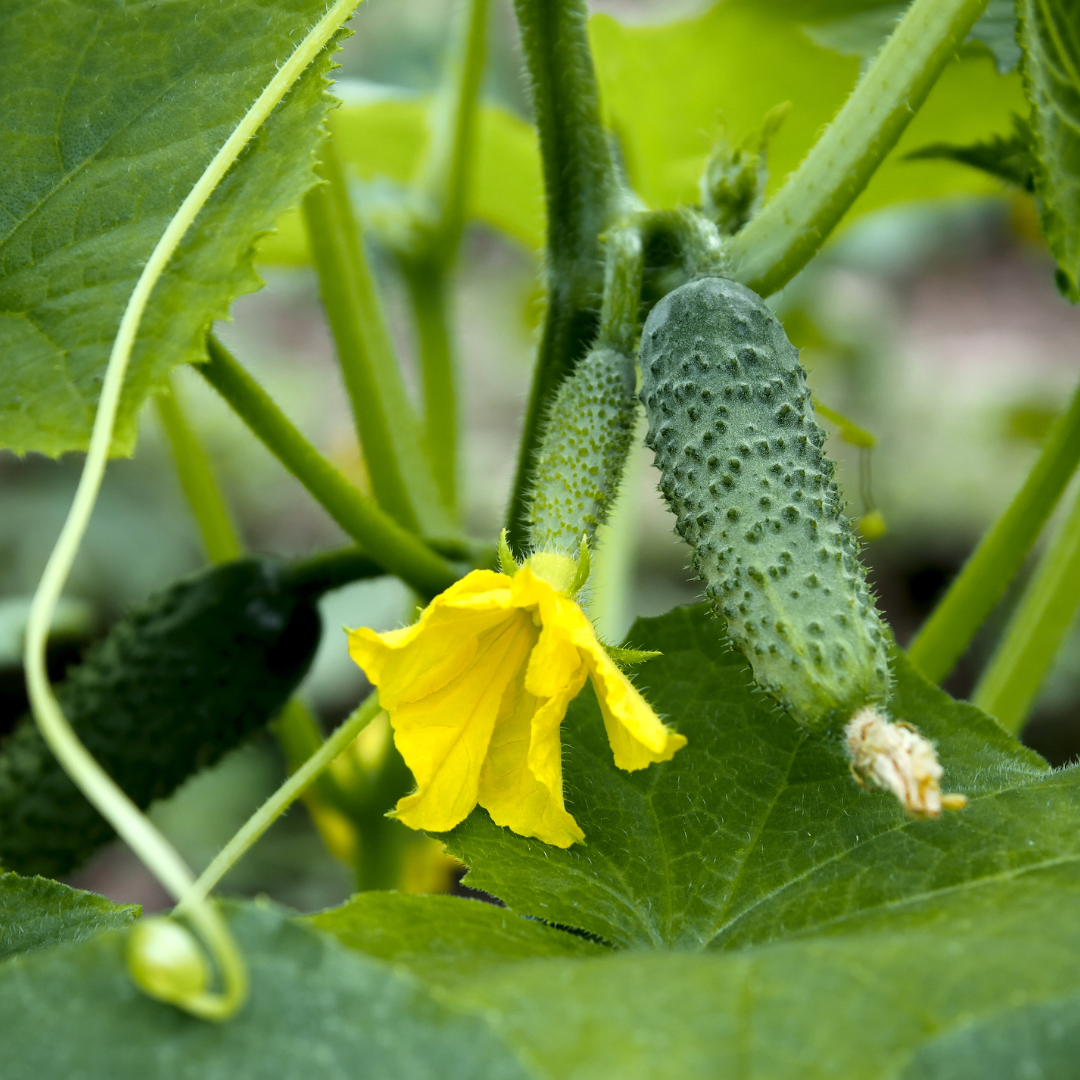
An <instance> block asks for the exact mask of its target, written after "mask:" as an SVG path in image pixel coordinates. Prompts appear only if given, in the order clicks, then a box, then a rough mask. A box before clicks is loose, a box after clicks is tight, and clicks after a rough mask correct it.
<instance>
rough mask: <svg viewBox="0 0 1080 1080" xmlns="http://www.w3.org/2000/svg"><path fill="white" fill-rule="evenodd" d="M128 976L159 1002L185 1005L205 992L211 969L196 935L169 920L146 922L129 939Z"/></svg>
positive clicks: (161, 919) (137, 924)
mask: <svg viewBox="0 0 1080 1080" xmlns="http://www.w3.org/2000/svg"><path fill="white" fill-rule="evenodd" d="M127 966H128V973H129V974H130V975H131V978H132V980H133V981H134V983H135V985H136V986H138V987H139V989H140V990H142V991H143V992H144V993H146V994H148V995H149V996H150V997H152V998H156V999H157V1000H158V1001H166V1002H168V1003H169V1004H171V1005H181V1006H182V1005H184V1004H185V1003H186V1002H188V1001H190V1000H191V999H192V998H195V997H197V996H198V995H200V994H202V993H204V992H205V990H206V988H207V985H208V984H209V982H210V969H209V968H208V966H207V963H206V958H205V957H204V956H203V951H202V949H201V948H200V946H199V943H198V942H197V941H196V940H195V938H194V937H193V936H192V934H191V933H190V932H189V931H188V930H186V929H185V928H184V927H183V926H181V925H180V924H179V923H178V922H174V921H173V920H172V919H168V918H151V919H143V920H142V921H141V922H138V923H136V924H135V926H134V927H133V928H132V930H131V933H130V935H129V936H128V947H127Z"/></svg>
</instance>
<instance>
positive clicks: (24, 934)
mask: <svg viewBox="0 0 1080 1080" xmlns="http://www.w3.org/2000/svg"><path fill="white" fill-rule="evenodd" d="M139 911H140V909H139V908H138V907H137V906H135V905H133V904H114V903H112V902H111V901H109V900H106V899H105V897H103V896H97V895H95V894H94V893H90V892H83V891H82V889H72V888H69V887H68V886H67V885H61V884H60V882H59V881H51V880H49V879H48V878H41V877H33V878H27V877H20V876H19V875H18V874H4V873H0V961H2V960H7V959H9V958H10V957H12V956H15V955H17V954H18V953H25V952H30V951H32V950H34V949H42V948H45V947H46V946H48V945H59V944H60V943H61V942H65V941H81V940H82V939H83V938H85V937H89V936H90V935H91V934H96V933H97V932H98V931H99V930H109V929H114V928H116V927H121V926H126V925H127V924H128V923H130V922H132V921H133V920H134V919H136V918H138V916H139Z"/></svg>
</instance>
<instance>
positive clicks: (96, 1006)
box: [0, 904, 529, 1080]
mask: <svg viewBox="0 0 1080 1080" xmlns="http://www.w3.org/2000/svg"><path fill="white" fill-rule="evenodd" d="M229 910H230V911H231V918H230V922H231V925H232V929H233V931H234V933H235V934H236V937H237V940H238V942H239V944H240V947H241V948H242V949H243V952H244V956H245V958H246V960H247V962H248V965H249V967H250V975H251V997H250V999H249V1001H248V1002H247V1004H246V1005H245V1006H244V1008H243V1009H242V1010H241V1012H240V1014H239V1015H238V1016H236V1017H234V1018H233V1019H231V1020H229V1021H228V1022H226V1023H222V1024H210V1023H206V1022H205V1021H202V1020H196V1019H194V1018H193V1017H190V1016H187V1015H185V1014H184V1013H181V1012H180V1011H179V1010H177V1009H174V1008H172V1007H171V1006H168V1005H162V1004H160V1003H159V1002H156V1001H151V1000H150V999H149V998H147V997H145V996H144V995H143V994H142V993H141V992H140V991H139V990H137V989H136V988H135V985H134V983H132V981H131V979H130V978H129V977H128V974H127V970H126V967H125V964H124V955H123V949H124V940H125V935H123V934H118V933H108V934H102V935H99V936H97V937H95V938H92V939H90V940H89V941H84V942H82V943H80V944H78V945H73V946H62V947H60V948H56V949H49V950H46V951H42V952H40V953H37V954H35V955H33V956H29V957H27V958H26V959H25V960H15V961H13V962H11V963H8V964H4V965H3V966H2V967H0V1015H3V1017H4V1048H3V1071H4V1075H5V1076H11V1077H36V1078H38V1080H70V1078H72V1077H75V1076H77V1077H79V1078H80V1080H98V1078H100V1080H127V1078H129V1077H130V1078H133V1080H134V1078H137V1080H147V1078H150V1077H152V1078H153V1080H181V1078H183V1080H235V1078H241V1077H242V1078H243V1080H294V1078H295V1080H309V1078H310V1077H312V1076H318V1077H319V1078H320V1080H347V1078H353V1077H359V1076H370V1077H378V1078H379V1080H454V1078H460V1080H527V1077H528V1076H529V1074H528V1073H527V1072H526V1071H525V1069H524V1068H523V1067H522V1066H521V1065H520V1064H519V1063H518V1060H517V1057H516V1055H513V1054H511V1053H510V1052H509V1051H508V1050H507V1049H506V1048H505V1046H504V1045H503V1043H502V1041H501V1039H500V1038H498V1037H497V1036H496V1035H495V1034H494V1033H493V1032H492V1031H491V1029H490V1027H489V1026H488V1024H487V1022H486V1021H485V1020H484V1019H483V1018H481V1017H477V1016H475V1015H468V1014H466V1013H464V1012H463V1011H461V1010H458V1009H457V1008H455V1007H454V1006H452V1005H450V1004H446V1003H441V1002H438V1001H436V1000H435V999H434V998H433V997H432V996H431V995H430V994H429V993H428V992H427V991H426V990H425V989H424V988H423V987H422V986H421V985H420V984H419V983H418V982H417V981H416V980H415V979H414V978H412V977H411V976H410V975H409V974H408V973H406V972H405V971H403V970H402V969H401V968H391V967H389V966H387V965H386V964H383V963H381V962H379V961H377V960H372V959H368V958H367V957H364V956H361V955H359V954H358V953H356V952H354V951H351V950H347V949H345V948H344V947H342V946H341V945H339V944H338V943H337V942H335V941H334V940H333V939H331V938H329V937H326V936H324V935H322V934H318V933H316V932H314V931H312V930H309V929H306V928H304V927H302V926H299V925H297V924H295V923H291V922H290V921H289V920H288V919H286V918H285V916H284V915H283V914H282V913H281V912H280V911H278V910H276V909H274V908H272V907H270V906H269V905H266V904H244V905H232V906H231V907H230V908H229Z"/></svg>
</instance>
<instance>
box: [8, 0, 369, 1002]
mask: <svg viewBox="0 0 1080 1080" xmlns="http://www.w3.org/2000/svg"><path fill="white" fill-rule="evenodd" d="M356 4H357V0H337V2H336V3H334V4H333V5H332V6H331V7H330V8H329V10H328V11H327V12H326V14H325V15H323V17H322V18H321V19H320V20H319V21H318V22H317V23H316V24H315V25H314V26H313V27H312V28H311V30H310V31H309V32H308V33H307V34H306V35H305V36H304V38H303V39H302V40H301V42H300V44H299V45H298V46H297V47H296V49H295V50H294V51H293V53H292V55H291V56H289V57H288V59H287V60H286V61H285V62H284V63H283V64H282V65H281V67H279V68H278V70H277V72H276V73H275V75H274V77H273V78H272V79H271V80H270V82H269V83H267V85H266V87H265V88H264V89H263V91H262V93H260V94H259V96H258V97H257V98H256V99H255V101H254V103H253V104H252V105H251V107H250V108H249V109H248V110H247V112H246V113H244V115H243V116H242V117H241V119H240V122H239V123H238V124H237V125H236V127H235V128H233V130H232V132H231V133H230V134H229V136H228V138H227V139H226V140H225V142H224V143H223V144H222V146H221V148H220V149H219V150H218V151H217V153H216V154H215V155H214V157H213V158H212V159H211V161H210V163H209V164H208V165H207V166H206V168H205V169H204V170H203V173H202V175H201V176H200V177H199V179H198V180H197V181H196V182H195V185H194V187H193V188H192V189H191V191H190V192H188V194H187V196H186V197H185V199H184V201H183V202H182V203H181V204H180V207H179V209H178V210H177V211H176V213H175V214H174V215H173V217H172V218H171V220H170V221H169V223H168V225H167V226H166V227H165V231H164V232H163V233H162V235H161V237H160V238H159V240H158V242H157V244H156V245H155V246H154V250H153V251H152V252H151V253H150V258H149V259H147V261H146V263H145V265H144V266H143V268H142V271H141V272H140V274H139V277H138V280H137V281H136V283H135V287H134V289H132V292H131V296H130V297H129V298H128V302H127V306H126V307H125V309H124V314H123V316H122V317H121V319H120V326H119V328H118V329H117V333H116V338H115V340H114V341H113V345H112V350H111V351H110V354H109V362H108V365H107V367H106V369H105V378H104V381H103V383H102V387H101V396H100V398H99V400H98V405H97V410H96V412H95V415H94V426H93V431H92V434H91V436H90V444H89V446H88V448H87V452H86V460H85V462H84V464H83V470H82V475H81V476H80V477H79V485H78V488H77V489H76V492H75V498H74V500H73V501H72V504H71V508H70V510H69V511H68V515H67V519H66V520H65V521H64V525H63V528H62V529H61V530H60V536H59V538H58V539H57V541H56V546H55V547H54V548H53V551H52V553H51V554H50V556H49V560H48V562H47V564H46V566H45V571H44V573H43V574H42V576H41V581H40V583H39V584H38V587H37V591H36V592H35V593H34V599H33V601H32V603H31V606H30V616H29V619H28V620H27V626H26V637H25V646H24V650H25V659H24V663H25V668H26V682H27V690H28V692H29V696H30V703H31V706H32V707H33V711H34V718H35V720H36V721H37V724H38V727H39V728H40V730H41V734H42V737H43V738H44V739H45V741H46V742H47V743H48V744H49V747H50V749H51V750H52V751H53V753H54V754H55V755H56V758H57V760H58V761H59V762H60V764H61V766H63V768H64V771H65V772H66V773H67V774H68V776H70V777H71V779H72V781H73V782H74V783H75V784H76V786H77V787H78V788H79V790H80V791H81V792H82V793H83V794H84V795H85V796H86V798H87V800H88V801H89V802H90V803H91V805H93V806H94V807H95V808H96V809H97V810H98V811H99V813H100V814H101V815H102V817H104V818H105V820H106V821H108V822H109V824H110V825H112V826H113V828H114V829H115V830H116V832H117V833H118V834H119V835H120V836H121V837H122V838H123V839H124V840H125V841H126V842H127V844H128V846H129V847H131V849H132V850H133V851H134V852H135V853H136V855H138V857H139V858H140V859H141V860H142V862H143V863H144V865H146V867H147V868H148V869H149V870H150V872H151V873H152V874H153V875H154V876H155V877H156V878H157V879H158V881H160V882H161V884H162V885H163V886H164V887H165V889H166V890H167V891H168V892H169V893H170V894H171V895H172V896H173V897H174V898H176V899H178V900H179V899H180V898H181V897H183V896H184V895H185V894H186V893H187V891H188V889H189V888H190V887H191V886H192V880H191V871H190V870H189V869H188V867H187V865H186V864H185V863H184V860H183V859H182V858H181V857H180V855H179V853H178V852H177V851H176V849H175V848H174V847H173V846H172V844H170V843H169V841H168V840H167V839H166V838H165V836H163V835H162V833H161V832H160V831H159V830H158V829H157V828H156V827H155V826H154V825H153V823H152V822H151V821H150V819H149V818H148V817H147V816H146V815H145V814H143V813H142V811H140V810H139V808H138V807H137V806H136V805H135V804H134V803H133V802H132V801H131V799H130V798H128V796H127V795H125V794H124V792H123V791H122V790H121V789H120V787H119V786H118V785H117V784H116V782H115V781H114V780H113V779H112V777H110V776H109V775H108V773H106V772H105V770H104V769H103V768H102V767H101V766H100V765H99V764H98V762H97V761H96V760H95V759H94V757H93V755H92V754H90V753H89V751H88V750H87V749H86V747H85V746H84V745H83V744H82V741H81V740H80V739H79V737H78V736H77V735H76V734H75V732H74V731H73V730H72V728H71V725H70V723H68V720H67V718H66V717H65V716H64V712H63V710H62V709H61V708H60V703H59V702H58V701H57V699H56V695H55V694H54V693H53V689H52V686H51V684H50V682H49V675H48V671H47V668H46V663H45V646H46V641H47V638H48V633H49V627H50V625H51V624H52V617H53V613H54V612H55V610H56V605H57V602H58V601H59V599H60V594H61V593H62V591H63V588H64V584H65V583H66V581H67V578H68V575H69V574H70V573H71V567H72V564H73V563H74V561H75V556H76V554H77V553H78V550H79V546H80V545H81V543H82V539H83V537H84V536H85V535H86V528H87V525H88V524H89V522H90V516H91V514H92V513H93V510H94V504H95V502H96V501H97V496H98V493H99V492H100V490H101V482H102V480H103V478H104V476H105V467H106V465H107V463H108V458H109V449H110V447H111V446H112V440H113V431H114V429H115V427H116V414H117V411H118V409H119V406H120V395H121V392H122V391H123V387H124V376H125V375H126V374H127V369H128V364H129V362H130V360H131V353H132V350H133V349H134V347H135V342H136V340H137V337H138V332H139V325H140V323H141V322H142V318H143V315H144V313H145V311H146V306H147V304H148V303H149V301H150V295H151V293H152V292H153V290H154V286H155V285H156V284H157V282H158V279H159V278H160V277H161V275H162V274H163V273H164V271H165V268H166V266H167V265H168V263H169V260H170V259H171V258H172V256H173V254H174V253H175V252H176V249H177V247H178V246H179V244H180V241H181V240H182V239H183V238H184V236H185V234H186V233H187V231H188V229H189V228H190V227H191V224H192V222H194V220H195V218H196V217H197V216H198V214H199V211H200V210H201V209H202V208H203V207H204V206H205V205H206V202H207V200H208V199H209V198H210V196H211V195H212V194H213V193H214V190H215V189H216V188H217V186H218V184H220V183H221V180H222V179H223V178H224V176H225V174H226V173H227V172H228V171H229V169H230V168H231V167H232V165H233V163H234V162H235V161H236V159H237V158H238V157H239V156H240V153H241V151H242V150H243V149H244V147H245V146H246V145H247V144H248V142H249V141H250V139H251V138H252V137H253V136H254V135H255V133H256V132H257V131H258V130H259V128H260V127H261V126H262V124H263V122H264V121H265V120H266V118H267V117H268V116H269V115H270V113H271V112H273V110H274V109H275V108H276V106H277V105H278V103H279V102H280V101H281V99H282V98H283V97H284V96H285V95H286V94H287V93H288V91H289V89H290V88H291V87H292V86H293V84H294V83H295V82H296V81H297V80H298V79H299V78H300V76H301V75H302V74H303V73H304V71H305V70H306V69H307V67H308V66H309V64H310V63H311V62H312V61H313V60H314V59H315V57H316V56H318V54H319V53H320V52H322V50H323V49H324V48H325V47H326V46H327V45H328V44H329V43H330V40H331V38H332V37H333V36H334V34H336V33H337V31H338V30H339V29H340V28H341V26H342V24H343V23H344V22H345V21H346V20H347V19H348V18H349V17H350V16H351V15H352V13H353V10H354V9H355V7H356ZM189 906H190V914H189V918H190V920H191V922H192V924H193V925H194V926H195V928H196V930H197V931H198V933H199V935H200V936H201V938H202V940H203V943H204V944H205V945H206V946H207V948H208V950H209V952H210V954H211V956H212V957H213V958H214V960H215V962H216V964H217V967H218V974H219V976H220V978H221V983H222V990H221V992H207V991H202V992H199V993H197V994H196V995H194V996H193V997H192V998H189V999H187V1000H180V1001H177V1002H176V1004H178V1005H179V1006H180V1007H181V1008H183V1009H185V1010H187V1011H188V1012H190V1013H192V1014H193V1015H195V1016H198V1017H200V1018H202V1019H206V1020H226V1019H228V1018H229V1017H230V1016H232V1015H234V1014H235V1013H236V1011H237V1009H239V1008H240V1006H241V1005H242V1004H243V1003H244V1001H245V1000H246V998H247V992H248V982H247V971H246V967H245V964H244V960H243V957H242V955H241V954H240V951H239V949H238V948H237V946H236V942H235V941H234V940H233V937H232V934H231V933H230V931H229V928H228V926H227V925H226V923H225V921H224V919H223V918H222V917H221V914H220V912H218V910H217V909H216V908H215V907H214V906H213V905H212V904H210V903H208V902H207V900H206V897H205V895H204V896H201V897H197V898H195V899H193V900H192V901H191V902H190V905H189Z"/></svg>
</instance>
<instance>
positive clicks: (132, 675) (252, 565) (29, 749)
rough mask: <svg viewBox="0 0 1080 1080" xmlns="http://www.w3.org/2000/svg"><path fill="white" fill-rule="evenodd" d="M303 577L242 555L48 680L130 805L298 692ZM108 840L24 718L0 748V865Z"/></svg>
mask: <svg viewBox="0 0 1080 1080" xmlns="http://www.w3.org/2000/svg"><path fill="white" fill-rule="evenodd" d="M301 577H303V575H301ZM308 578H310V574H308V576H307V577H304V578H303V581H302V582H300V583H299V584H295V585H294V584H292V583H291V582H290V581H289V580H287V576H286V572H285V570H284V568H282V567H280V566H279V565H278V564H276V563H273V562H270V561H268V560H262V559H255V558H250V559H241V560H238V561H236V562H232V563H227V564H225V565H222V566H218V567H214V568H212V569H210V570H208V571H205V572H203V573H201V574H197V575H195V576H193V577H190V578H187V579H185V580H182V581H179V582H176V583H174V584H173V585H171V586H169V587H168V588H166V589H165V590H163V591H162V592H160V593H158V594H156V595H155V596H152V597H150V598H149V599H148V600H147V601H146V602H144V603H143V604H142V605H141V606H139V607H138V608H137V609H135V610H133V611H132V612H131V613H130V614H129V615H128V616H127V617H126V618H124V619H123V620H122V621H121V622H120V623H118V624H117V625H116V626H115V627H114V628H113V630H112V631H111V632H110V633H109V635H108V636H107V637H106V638H105V639H104V640H102V641H101V642H100V644H98V645H97V646H96V647H95V648H93V649H92V650H91V651H90V653H89V655H88V656H87V658H86V659H85V661H84V662H83V663H82V664H81V665H79V667H77V668H75V669H74V670H73V671H72V672H71V673H70V674H69V676H68V678H67V679H66V680H65V681H64V682H63V683H62V684H60V685H59V686H58V687H57V688H56V691H57V697H58V699H59V701H60V704H61V706H62V707H63V709H64V712H65V714H66V716H67V718H68V719H69V720H70V721H71V724H72V726H73V728H74V729H75V731H76V733H77V734H78V735H79V737H80V739H82V741H83V742H84V743H85V745H86V747H87V749H88V750H89V751H90V753H92V754H93V755H94V757H96V758H97V760H98V761H99V762H100V763H101V764H102V765H103V766H104V768H105V769H106V771H107V772H108V773H109V774H110V775H111V776H112V777H113V779H115V780H116V782H117V783H118V784H119V785H120V787H121V788H123V790H124V791H125V792H126V793H127V794H128V795H129V796H130V797H131V798H132V799H133V800H134V801H135V803H136V804H137V805H138V806H140V807H146V806H149V804H150V803H151V802H152V801H153V800H155V799H159V798H162V797H163V796H165V795H168V794H170V793H171V792H172V791H174V790H175V789H176V788H177V787H178V786H179V784H180V783H181V782H182V781H183V780H185V779H186V778H187V777H188V776H189V775H191V773H193V772H195V771H196V770H197V769H200V768H202V767H204V766H206V765H210V764H212V763H213V762H215V761H217V760H218V759H219V758H220V757H221V756H222V755H223V754H224V753H225V752H226V751H227V750H230V749H231V748H232V747H234V746H236V745H238V744H239V743H240V742H241V741H243V740H244V739H245V738H246V737H247V736H248V735H250V734H251V733H252V732H253V731H255V730H256V729H257V728H259V727H262V726H263V725H265V724H266V723H267V722H268V721H269V720H270V719H271V718H272V717H273V716H274V714H275V713H276V712H277V711H278V710H279V709H280V708H281V706H282V705H283V704H284V702H285V701H286V699H287V698H288V697H289V695H290V694H291V693H292V692H293V690H294V689H295V688H296V685H297V684H298V683H299V681H300V679H301V678H302V677H303V675H304V673H305V672H306V671H307V668H308V665H309V664H310V662H311V659H312V656H313V655H314V652H315V648H316V646H317V644H318V641H319V634H320V629H321V627H320V621H319V614H318V610H317V608H316V607H315V602H314V601H315V596H316V594H317V593H318V591H319V587H318V583H316V582H313V581H311V580H308ZM112 836H113V830H112V828H111V826H110V825H109V824H108V823H107V822H106V821H105V819H104V818H102V817H101V816H100V815H99V814H98V812H97V811H96V810H95V809H94V808H93V807H92V806H91V805H90V804H89V803H88V802H87V801H86V799H85V798H84V797H83V795H82V794H81V792H80V791H79V790H78V788H76V787H75V785H74V784H73V783H72V782H71V780H70V779H69V778H68V776H67V774H66V773H65V772H64V771H63V770H62V769H61V768H60V766H59V764H58V763H57V761H56V759H55V758H54V757H53V754H52V752H51V751H50V750H49V748H48V747H47V746H46V744H45V742H44V740H43V739H42V737H41V735H40V733H39V732H38V729H37V726H36V725H35V724H34V722H33V720H32V718H30V717H25V718H24V719H23V720H22V721H20V723H19V724H18V726H17V727H16V729H15V731H14V732H13V733H12V735H11V736H10V737H9V738H8V739H7V740H6V741H5V742H4V744H3V747H2V751H0V864H2V865H3V866H4V867H5V868H7V869H10V870H16V871H18V872H19V873H22V874H45V875H50V876H56V875H57V874H63V873H66V872H67V871H69V870H71V869H72V868H73V867H75V866H77V865H78V864H79V863H80V862H82V861H83V860H84V859H85V858H86V857H87V856H88V855H89V854H90V853H91V852H92V851H94V849H95V848H97V847H99V846H100V845H101V844H103V843H105V842H106V841H108V840H110V839H111V838H112Z"/></svg>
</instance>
